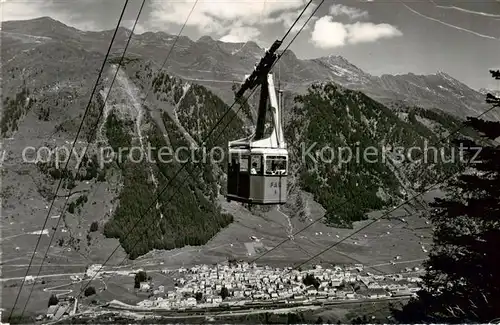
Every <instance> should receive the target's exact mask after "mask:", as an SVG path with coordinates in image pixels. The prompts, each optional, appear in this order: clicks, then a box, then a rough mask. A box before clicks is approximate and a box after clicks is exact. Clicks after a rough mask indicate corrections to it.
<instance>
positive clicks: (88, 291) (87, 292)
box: [83, 286, 96, 297]
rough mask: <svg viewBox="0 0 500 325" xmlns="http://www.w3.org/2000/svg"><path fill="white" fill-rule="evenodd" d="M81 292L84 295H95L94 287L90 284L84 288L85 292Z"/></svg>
mask: <svg viewBox="0 0 500 325" xmlns="http://www.w3.org/2000/svg"><path fill="white" fill-rule="evenodd" d="M83 294H84V295H85V297H88V296H92V295H95V294H96V291H95V288H94V287H92V286H90V287H87V289H85V292H84V293H83Z"/></svg>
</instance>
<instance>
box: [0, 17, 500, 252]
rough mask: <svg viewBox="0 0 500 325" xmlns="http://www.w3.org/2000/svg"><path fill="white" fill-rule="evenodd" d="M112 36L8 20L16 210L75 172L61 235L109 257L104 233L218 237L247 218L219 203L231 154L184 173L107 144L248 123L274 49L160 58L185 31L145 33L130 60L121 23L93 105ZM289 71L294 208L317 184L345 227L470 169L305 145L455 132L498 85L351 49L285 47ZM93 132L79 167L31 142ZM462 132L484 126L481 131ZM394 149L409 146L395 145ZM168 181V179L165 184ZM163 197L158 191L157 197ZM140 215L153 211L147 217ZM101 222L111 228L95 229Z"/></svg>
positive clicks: (190, 139) (157, 245) (7, 124)
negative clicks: (249, 96)
mask: <svg viewBox="0 0 500 325" xmlns="http://www.w3.org/2000/svg"><path fill="white" fill-rule="evenodd" d="M112 33H113V31H103V32H84V31H80V30H77V29H75V28H72V27H69V26H66V25H64V24H62V23H61V22H58V21H56V20H54V19H51V18H48V17H42V18H38V19H33V20H28V21H11V22H4V23H3V25H2V31H1V36H2V48H1V51H2V71H3V74H2V103H3V108H4V114H3V117H2V121H1V123H0V124H1V125H0V126H1V130H2V135H3V137H4V138H5V139H7V140H8V143H7V149H8V151H9V153H10V155H8V159H7V160H6V161H5V166H6V167H5V171H4V179H3V185H4V186H3V188H2V199H4V200H5V202H7V203H6V204H5V205H4V214H5V215H8V217H7V218H8V220H6V221H12V222H15V221H17V220H19V219H23V218H24V219H29V220H27V221H23V222H26V223H27V224H29V223H32V224H37V223H38V222H39V221H37V220H40V218H43V217H45V216H44V214H45V211H44V210H40V209H35V208H34V206H33V205H31V204H26V197H30V199H34V198H35V197H36V200H40V201H41V202H48V201H49V200H51V199H52V198H54V197H53V194H52V193H51V191H52V190H51V189H52V188H55V186H56V184H57V181H58V180H61V179H62V180H63V181H64V184H63V187H62V189H61V192H58V193H59V195H58V198H59V199H58V200H56V203H55V205H56V208H58V209H61V208H62V207H63V206H64V201H65V199H66V198H67V199H68V200H69V201H70V203H69V204H70V207H71V209H68V212H66V213H64V214H62V216H61V218H62V220H63V227H64V229H67V230H68V231H67V232H64V233H58V237H57V240H58V242H59V245H60V246H65V245H69V246H70V247H72V248H73V249H75V250H76V251H78V252H80V253H81V254H95V249H92V248H93V247H95V246H96V245H99V247H100V249H102V250H104V249H106V247H108V246H110V245H106V244H103V243H105V242H106V240H109V239H110V238H117V239H118V240H119V241H120V244H121V246H122V247H123V249H124V250H125V252H126V253H128V254H129V257H131V258H136V257H138V256H141V255H144V254H146V253H147V252H149V251H151V250H153V249H172V248H176V247H182V246H185V245H201V244H204V243H206V242H207V241H208V240H209V239H210V238H212V237H213V236H214V235H215V234H216V233H217V232H218V231H220V229H222V228H224V227H226V226H228V225H229V224H230V223H231V222H233V216H232V215H229V214H228V213H227V212H225V211H224V210H223V209H222V208H221V204H220V202H219V199H221V198H222V197H223V194H224V191H225V187H226V178H227V176H226V173H225V167H224V160H222V164H218V163H214V162H210V161H209V162H204V163H201V164H195V163H190V164H188V165H186V168H185V170H183V171H182V172H180V173H179V174H177V173H176V171H177V170H178V169H179V168H180V167H181V164H180V163H177V162H173V163H171V164H170V163H163V162H159V161H141V162H140V163H133V162H131V161H129V160H127V161H121V160H119V159H115V160H112V161H106V162H105V163H102V161H100V158H99V154H100V152H101V150H102V147H103V146H109V148H111V150H112V151H113V152H114V153H115V154H118V153H119V152H120V148H123V147H127V148H131V147H139V148H142V149H143V150H144V149H145V148H146V146H148V145H151V146H152V147H154V148H159V147H169V148H171V149H173V150H176V149H178V148H180V147H183V146H188V145H190V146H195V147H196V146H201V145H205V146H207V147H208V149H211V148H213V147H215V146H219V147H225V146H226V145H227V142H228V141H229V140H234V139H237V138H240V137H243V136H246V135H248V134H249V132H250V131H251V130H252V127H253V123H254V121H255V119H254V117H255V109H254V108H253V107H255V105H253V104H254V102H255V98H254V99H253V100H251V101H249V102H248V103H242V105H236V106H238V107H237V108H236V107H235V108H233V109H232V111H230V110H229V105H230V104H231V103H232V102H233V100H234V89H233V87H234V84H237V83H240V82H241V81H242V80H243V78H244V75H245V74H249V73H250V72H251V71H252V69H253V67H254V65H255V63H256V62H257V61H258V60H259V59H260V58H261V56H262V55H263V54H264V49H262V48H261V47H259V46H258V45H257V44H256V43H254V42H247V43H241V44H237V43H223V42H220V41H216V40H213V39H212V38H210V37H202V38H200V39H199V40H197V41H192V40H190V39H189V38H187V37H180V38H179V40H178V41H177V43H176V45H175V47H174V49H173V51H172V54H171V56H170V57H169V60H168V61H167V62H166V65H165V66H164V67H163V69H161V70H159V69H160V68H161V67H162V64H163V61H164V60H165V56H166V53H167V52H168V51H169V50H170V48H171V46H172V45H173V43H174V41H175V37H174V36H172V35H168V34H166V33H161V32H158V33H152V32H147V33H144V34H141V35H134V37H133V41H132V42H131V45H130V47H129V50H128V52H127V55H126V60H125V61H124V62H123V63H122V65H121V66H119V65H118V64H117V63H118V62H119V57H120V56H121V50H122V49H123V46H124V44H125V42H126V39H127V37H128V35H130V31H129V30H127V29H125V28H120V29H119V31H118V34H117V40H116V41H115V44H114V45H113V48H112V53H113V54H112V55H111V57H110V58H109V59H108V61H107V62H106V66H105V70H104V73H103V75H102V78H101V79H100V81H99V83H98V85H97V92H96V94H94V96H93V97H92V100H91V102H90V106H89V110H88V111H85V108H86V107H87V104H88V102H89V98H90V97H91V96H90V95H91V94H92V89H93V86H94V83H95V81H96V79H97V75H98V73H99V70H100V68H101V65H102V63H103V60H104V54H105V52H106V50H107V48H108V46H109V41H110V39H111V36H112ZM117 69H118V70H117ZM275 69H276V70H275V74H278V76H279V83H280V84H281V85H282V86H283V87H282V88H283V89H284V90H285V107H284V111H285V112H284V115H285V117H284V118H285V132H286V137H287V141H288V143H289V148H290V149H289V150H290V154H291V163H290V166H289V170H290V177H289V184H290V200H289V203H288V204H287V206H286V207H285V208H286V209H288V211H289V212H288V213H289V215H291V216H297V217H300V218H304V217H310V216H308V213H309V212H308V209H307V207H305V206H304V203H303V199H302V197H303V194H304V192H309V193H312V194H313V196H314V199H315V200H316V201H317V202H319V203H320V204H321V205H322V206H323V207H324V208H325V210H326V222H327V223H329V224H331V225H337V226H339V225H340V226H345V227H349V226H351V225H352V222H354V221H358V220H361V219H363V218H365V217H366V214H367V213H368V212H370V211H373V210H376V209H381V208H384V207H388V206H392V205H393V204H394V203H395V202H399V201H401V200H402V199H404V198H407V197H408V195H411V194H413V193H416V192H418V191H420V190H422V189H424V188H425V187H426V186H427V185H429V184H430V183H432V182H434V181H435V180H436V179H441V177H442V176H446V175H448V174H449V173H450V172H456V171H458V170H460V169H461V166H458V165H457V164H456V163H453V162H449V161H448V162H441V161H437V162H432V163H427V162H425V163H423V162H416V163H415V162H411V161H403V162H398V161H396V160H393V159H392V158H391V159H388V160H382V161H377V162H376V163H373V164H363V163H361V164H359V163H356V161H352V162H350V163H349V164H346V165H335V164H331V163H325V162H319V163H314V162H311V161H307V162H303V161H301V159H300V152H299V150H298V149H299V148H298V145H299V144H300V143H302V144H305V145H306V146H307V145H310V144H313V143H317V144H319V145H321V144H323V145H328V146H337V147H340V146H348V147H351V148H354V147H355V146H357V147H360V148H368V147H384V148H385V147H390V148H395V147H398V146H403V147H405V148H408V147H414V146H416V147H419V148H424V147H425V145H426V143H428V142H429V143H431V144H438V143H439V144H440V145H441V143H440V142H441V140H440V139H442V138H443V137H445V136H447V135H449V134H450V133H452V132H454V131H455V130H456V129H457V128H458V127H460V125H461V120H462V119H464V118H465V117H466V116H471V115H473V116H476V115H478V114H479V113H480V112H483V111H484V110H485V109H486V108H488V106H487V105H486V104H484V100H485V96H484V94H482V93H480V92H478V91H475V90H473V89H471V88H469V87H468V86H466V85H465V84H463V83H461V82H460V81H458V80H456V79H454V78H452V77H451V76H449V75H448V74H445V73H443V72H438V73H436V74H434V75H426V76H419V75H415V74H411V73H410V74H406V75H396V76H393V75H383V76H381V77H376V76H372V75H370V74H367V73H365V72H363V71H362V70H360V69H359V68H357V67H356V66H354V65H353V64H351V63H349V62H348V61H347V60H346V59H344V58H342V57H340V56H329V57H322V58H318V59H310V60H302V59H299V58H297V57H296V56H295V55H294V53H293V52H292V51H286V52H285V53H283V55H282V58H281V60H280V61H279V64H278V65H277V67H276V68H275ZM115 73H117V74H116V76H117V78H116V81H115V82H114V84H113V87H112V88H111V81H112V80H113V76H114V75H115ZM485 77H486V76H485ZM110 88H111V90H110ZM101 107H102V108H103V112H102V116H101V112H100V109H101ZM226 112H229V114H225V113H226ZM84 117H85V119H84V125H83V127H82V128H81V130H80V129H79V123H80V121H81V120H82V118H84ZM489 118H492V119H498V118H499V115H498V114H497V113H492V114H490V115H489ZM220 119H223V121H222V123H220V125H218V126H217V127H216V128H215V129H214V130H213V132H210V131H211V128H212V127H213V126H214V125H217V121H219V120H220ZM79 130H80V137H79V140H80V141H78V142H77V147H78V148H80V149H81V148H82V147H84V146H85V145H86V144H87V143H90V144H89V149H88V151H87V155H86V157H87V159H86V160H85V161H82V162H79V163H78V162H77V161H76V158H75V157H70V158H71V160H70V162H71V167H74V169H71V171H68V172H63V171H61V169H60V168H58V166H56V165H55V164H54V162H53V161H38V163H37V164H29V163H22V160H21V152H22V148H24V147H25V146H27V145H29V146H33V147H36V148H39V147H42V146H47V147H51V148H54V147H56V146H58V145H65V144H66V145H68V143H70V142H69V141H70V140H73V139H74V136H75V134H76V132H78V131H79ZM461 133H462V135H464V136H469V137H476V136H477V134H474V133H472V132H471V131H470V130H468V129H464V130H461ZM208 135H211V137H210V138H209V140H206V138H207V136H208ZM443 148H445V149H446V150H448V149H449V145H448V144H447V143H445V144H443ZM130 154H131V152H130ZM449 155H450V152H449V151H446V152H445V153H444V154H443V156H447V157H448V156H449ZM388 156H389V157H395V156H396V153H395V152H394V150H393V149H389V153H388ZM101 158H102V157H101ZM115 158H116V156H115ZM19 162H21V163H19ZM165 186H167V187H168V190H166V191H162V190H161V189H162V188H163V187H165ZM24 189H26V190H24ZM33 189H35V190H33ZM155 198H158V203H157V204H155V205H153V206H150V202H151V201H153V200H154V199H155ZM347 201H348V203H346V202H347ZM144 211H146V212H144ZM144 213H145V214H144ZM257 213H266V210H265V209H262V210H259V211H257ZM143 214H144V215H143ZM141 215H143V217H144V218H145V219H144V220H139V218H140V216H141ZM93 223H98V224H99V226H98V229H101V230H102V231H98V232H96V231H91V230H90V229H91V225H92V224H93ZM93 229H95V226H94V227H93ZM14 253H15V252H14ZM4 255H5V252H4Z"/></svg>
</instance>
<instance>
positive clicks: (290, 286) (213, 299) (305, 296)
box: [39, 262, 422, 320]
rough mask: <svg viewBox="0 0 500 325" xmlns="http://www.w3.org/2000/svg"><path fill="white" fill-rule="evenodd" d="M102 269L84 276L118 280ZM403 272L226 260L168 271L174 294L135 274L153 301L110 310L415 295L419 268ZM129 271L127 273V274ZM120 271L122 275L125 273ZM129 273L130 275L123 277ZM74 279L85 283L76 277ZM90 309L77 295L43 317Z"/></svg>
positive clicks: (137, 285)
mask: <svg viewBox="0 0 500 325" xmlns="http://www.w3.org/2000/svg"><path fill="white" fill-rule="evenodd" d="M99 268H100V265H91V266H90V267H88V268H87V271H86V274H85V276H84V278H92V277H94V278H96V279H99V278H102V279H105V278H106V277H110V276H113V275H114V276H116V275H117V274H116V272H100V271H98V270H99ZM402 271H403V272H402V273H397V274H390V275H388V274H385V275H376V274H372V273H370V272H367V271H366V270H365V269H364V267H363V265H360V264H356V265H352V266H334V267H332V268H326V267H322V266H320V265H316V266H315V267H314V268H313V269H310V270H294V269H292V268H291V267H288V268H271V267H269V266H257V265H256V264H249V263H247V262H225V263H222V264H217V265H212V266H210V265H197V266H193V267H191V268H179V269H176V270H167V269H164V270H162V271H161V273H162V274H163V275H167V276H168V277H170V278H172V279H173V280H174V284H173V286H172V288H170V290H169V289H168V288H166V287H165V286H164V285H158V284H156V283H155V279H154V277H151V276H148V275H147V273H146V271H144V270H141V269H139V270H136V271H134V272H129V273H128V276H134V277H135V289H134V290H135V291H136V293H137V295H138V296H144V295H147V297H148V298H147V299H144V300H142V301H140V302H138V303H137V304H136V305H130V304H126V303H124V302H121V301H119V299H117V300H113V301H111V302H109V303H108V304H106V306H107V307H110V308H113V309H121V310H131V311H146V310H159V311H166V310H169V311H189V310H193V311H195V310H197V309H204V310H207V309H210V308H221V307H237V306H240V307H241V306H245V305H253V306H255V305H256V304H257V305H261V306H273V305H283V304H284V305H290V306H292V305H294V304H300V305H304V304H308V303H309V304H315V303H321V302H330V301H342V300H346V301H349V300H352V301H356V300H359V301H364V300H369V299H387V298H391V297H393V298H395V297H411V296H413V295H415V293H416V292H417V291H418V290H419V283H420V282H421V281H422V280H421V278H420V277H418V276H414V275H413V274H415V273H418V271H419V270H418V268H415V269H410V268H406V269H404V270H402ZM122 272H123V271H122ZM122 272H120V273H122ZM123 275H125V274H123ZM72 280H73V281H81V280H82V279H81V278H79V277H77V276H73V278H72ZM88 307H89V306H82V305H81V304H80V305H78V299H77V297H71V296H66V297H64V298H62V299H60V302H58V303H57V304H56V305H52V306H50V307H49V309H48V311H47V315H44V316H40V318H39V319H42V318H48V319H53V320H56V319H61V318H62V317H63V316H64V315H70V316H71V315H74V314H75V313H76V312H77V309H79V310H82V309H83V310H85V309H87V308H88Z"/></svg>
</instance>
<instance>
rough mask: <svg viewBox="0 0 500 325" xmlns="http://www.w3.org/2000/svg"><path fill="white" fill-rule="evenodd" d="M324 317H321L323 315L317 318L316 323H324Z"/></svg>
mask: <svg viewBox="0 0 500 325" xmlns="http://www.w3.org/2000/svg"><path fill="white" fill-rule="evenodd" d="M323 323H324V322H323V318H321V316H319V317H318V319H317V320H316V324H323Z"/></svg>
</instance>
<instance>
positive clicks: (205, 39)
mask: <svg viewBox="0 0 500 325" xmlns="http://www.w3.org/2000/svg"><path fill="white" fill-rule="evenodd" d="M196 42H197V43H215V42H216V41H215V40H214V39H213V38H212V37H211V36H208V35H205V36H202V37H200V38H199V39H198V40H197V41H196Z"/></svg>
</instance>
